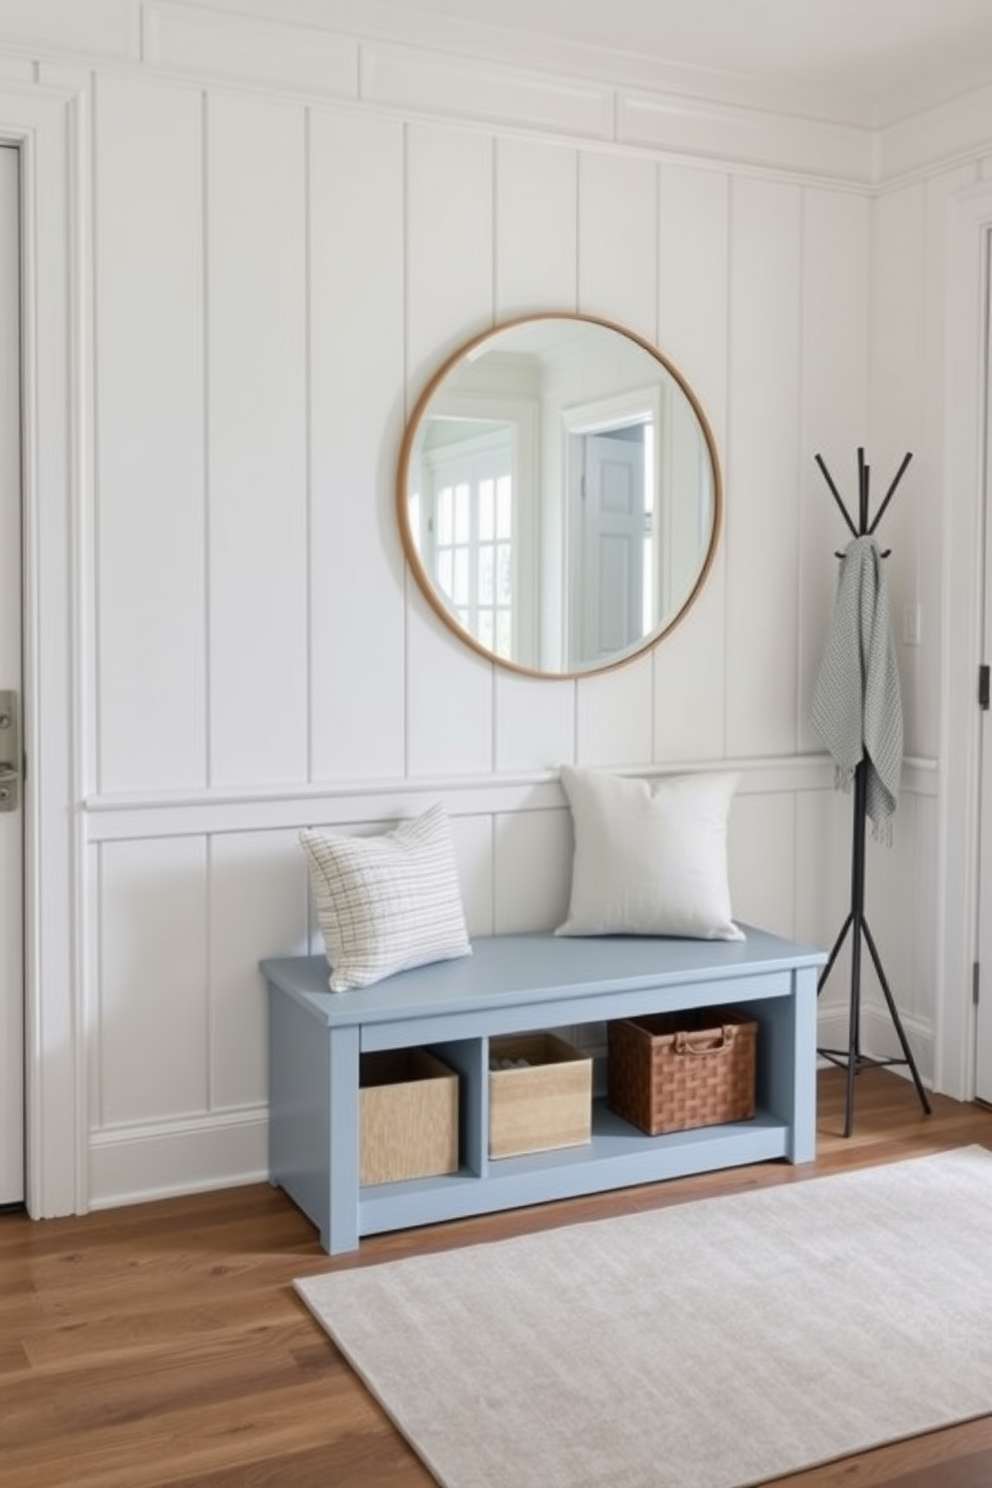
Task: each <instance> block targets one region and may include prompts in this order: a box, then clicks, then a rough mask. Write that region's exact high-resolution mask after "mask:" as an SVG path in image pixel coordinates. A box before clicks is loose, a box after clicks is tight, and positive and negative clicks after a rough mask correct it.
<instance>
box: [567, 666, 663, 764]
mask: <svg viewBox="0 0 992 1488" xmlns="http://www.w3.org/2000/svg"><path fill="white" fill-rule="evenodd" d="M576 692H577V697H576V730H575V733H576V750H575V755H576V759H577V760H578V763H579V764H580V765H634V764H642V763H644V762H645V761H648V760H650V759H652V758H653V755H654V732H653V730H654V717H653V713H654V710H653V704H652V698H653V688H652V657H651V652H650V651H648V652H646V653H645V654H644V655H643V656H638V657H637V658H636V659H635V660H634V661H630V662H627V663H625V665H624V666H621V667H614V669H613V670H612V671H609V672H603V673H601V674H599V675H597V676H594V677H587V678H583V679H582V680H581V681H580V682H578V683H577V685H576Z"/></svg>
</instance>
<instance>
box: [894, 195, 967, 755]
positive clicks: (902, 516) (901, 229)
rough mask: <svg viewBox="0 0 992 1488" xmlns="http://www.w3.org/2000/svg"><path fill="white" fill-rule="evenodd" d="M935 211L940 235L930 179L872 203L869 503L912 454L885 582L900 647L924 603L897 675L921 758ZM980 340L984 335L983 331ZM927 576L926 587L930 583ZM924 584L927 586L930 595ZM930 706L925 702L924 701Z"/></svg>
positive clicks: (928, 735)
mask: <svg viewBox="0 0 992 1488" xmlns="http://www.w3.org/2000/svg"><path fill="white" fill-rule="evenodd" d="M934 207H936V210H937V222H936V224H935V226H936V228H937V230H938V231H939V233H940V234H943V233H944V232H946V230H947V222H946V218H945V216H944V213H943V210H942V207H941V206H940V205H938V203H936V202H934V203H932V202H931V201H930V199H929V193H928V190H927V185H926V183H925V182H915V183H914V184H913V185H911V186H906V187H904V188H903V189H901V190H899V191H893V192H890V193H887V194H886V195H885V196H884V197H881V198H880V199H879V200H878V201H877V202H876V203H875V208H874V212H875V223H874V226H875V263H876V271H875V275H874V280H873V286H872V315H873V318H874V324H875V335H874V338H873V341H874V344H876V345H877V347H878V350H877V352H876V354H875V356H874V357H873V359H872V365H871V374H872V382H873V384H874V387H873V392H875V393H876V394H877V393H879V392H880V391H881V389H882V388H883V387H884V391H885V398H886V402H887V405H888V412H887V417H886V418H885V419H884V421H879V422H878V424H877V427H876V429H875V431H874V432H873V441H872V443H873V449H872V493H873V500H872V504H873V506H874V505H875V501H876V499H877V498H878V497H880V496H882V495H884V493H885V490H886V488H887V486H888V484H889V482H890V481H891V480H892V479H893V477H894V476H895V473H896V471H897V470H898V468H899V465H900V463H901V461H902V460H903V458H904V456H905V454H906V453H907V451H910V452H911V453H912V454H913V461H912V463H911V464H910V465H909V467H908V468H907V470H906V474H905V476H904V477H903V479H902V481H901V482H900V484H899V489H898V491H897V492H896V495H895V496H894V497H893V499H892V502H891V504H890V506H889V508H888V510H887V512H886V514H885V518H884V526H882V527H880V529H879V534H878V535H879V538H880V540H882V542H883V543H884V546H885V547H886V548H890V549H891V550H892V557H891V558H890V559H889V561H888V566H887V575H888V582H889V597H890V602H891V606H892V614H893V621H894V625H895V633H896V637H897V639H898V640H899V641H900V643H901V641H902V635H903V621H904V615H905V610H906V606H907V605H917V604H919V606H920V619H921V644H920V645H919V646H905V645H902V644H900V649H899V675H900V681H901V684H902V694H903V724H904V731H905V742H906V749H907V751H908V752H910V753H913V754H916V753H920V754H922V753H923V752H924V751H927V752H933V753H936V752H937V750H938V748H939V738H938V732H939V730H938V717H939V710H938V709H937V708H935V707H933V706H932V698H933V697H934V696H935V695H936V694H935V691H934V690H933V684H937V688H938V689H939V685H940V675H939V674H940V671H941V657H940V650H941V647H940V620H939V606H938V601H937V596H936V591H935V589H934V588H933V587H932V585H933V582H934V578H935V575H934V578H930V577H929V570H930V567H931V566H930V564H929V563H928V562H927V561H926V555H927V553H928V552H931V553H932V552H939V551H940V546H941V512H940V507H941V503H940V502H935V501H934V499H933V493H934V490H935V489H936V484H937V480H938V478H939V477H938V476H937V473H936V471H934V470H932V469H930V468H928V464H927V447H928V441H927V440H926V439H925V437H924V431H925V430H926V429H927V427H928V425H931V424H933V423H935V422H937V421H939V419H940V417H941V412H942V408H941V405H942V402H943V398H942V396H941V394H940V392H939V390H938V391H937V394H936V398H935V396H934V389H933V387H932V384H931V381H930V378H929V377H928V375H927V371H926V367H927V360H928V357H927V343H928V321H929V318H930V315H931V307H930V306H929V304H928V301H927V265H928V259H929V257H930V254H931V252H932V246H931V244H930V243H929V242H928V236H929V233H928V228H929V223H928V216H929V214H930V212H931V211H932V210H933V209H934ZM976 334H977V332H976ZM925 574H926V575H927V576H928V579H929V582H928V581H927V580H925V579H924V575H925ZM924 584H926V588H925V590H924ZM925 667H928V668H929V669H930V670H931V677H930V678H929V679H928V681H930V684H931V685H930V686H929V687H927V689H926V690H925V691H921V690H920V683H921V681H922V680H923V668H925ZM925 700H926V701H925Z"/></svg>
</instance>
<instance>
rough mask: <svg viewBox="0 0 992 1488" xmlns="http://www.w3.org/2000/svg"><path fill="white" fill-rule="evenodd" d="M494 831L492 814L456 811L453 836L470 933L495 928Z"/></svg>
mask: <svg viewBox="0 0 992 1488" xmlns="http://www.w3.org/2000/svg"><path fill="white" fill-rule="evenodd" d="M493 833H494V828H493V818H492V817H491V816H487V815H470V814H465V815H463V814H461V813H460V812H459V813H454V814H453V815H452V818H451V837H452V841H453V842H454V846H455V860H456V862H457V863H458V879H459V883H460V885H461V891H462V905H463V907H464V910H465V924H466V926H467V928H468V933H469V935H492V934H493V933H494V930H495V926H494V922H493V899H494V891H493V855H494V846H493Z"/></svg>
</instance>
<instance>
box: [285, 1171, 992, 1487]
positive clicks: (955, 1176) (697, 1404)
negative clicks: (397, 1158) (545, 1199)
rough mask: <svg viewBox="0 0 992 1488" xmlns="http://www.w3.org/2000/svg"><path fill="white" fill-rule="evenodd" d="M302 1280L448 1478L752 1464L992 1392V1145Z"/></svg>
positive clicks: (757, 1469) (819, 1449)
mask: <svg viewBox="0 0 992 1488" xmlns="http://www.w3.org/2000/svg"><path fill="white" fill-rule="evenodd" d="M296 1286H297V1290H298V1291H299V1293H300V1295H301V1296H302V1297H303V1299H304V1301H305V1302H306V1303H307V1305H308V1306H309V1307H310V1308H311V1310H312V1311H313V1313H314V1315H315V1316H316V1317H317V1319H318V1320H319V1321H320V1322H321V1323H322V1324H323V1326H324V1327H325V1328H326V1330H327V1332H328V1333H329V1334H330V1335H331V1337H332V1338H333V1339H334V1341H335V1342H336V1343H337V1344H338V1346H339V1347H340V1348H341V1350H342V1352H343V1353H344V1354H345V1356H346V1357H347V1358H348V1359H349V1361H350V1362H351V1364H352V1365H353V1366H354V1368H355V1369H356V1370H357V1372H358V1374H359V1375H360V1376H361V1377H362V1379H363V1380H364V1381H365V1382H366V1384H367V1385H368V1387H369V1389H370V1390H371V1391H372V1393H373V1394H374V1395H375V1396H376V1397H377V1399H378V1400H379V1401H380V1402H381V1404H382V1405H383V1406H384V1408H385V1410H386V1411H387V1412H388V1414H389V1415H390V1417H391V1418H392V1419H393V1421H394V1422H395V1423H396V1425H397V1426H398V1427H399V1429H400V1431H401V1432H402V1433H403V1434H404V1436H405V1437H406V1438H407V1439H408V1441H409V1442H410V1444H411V1445H412V1446H413V1448H414V1449H415V1450H416V1451H417V1453H418V1454H419V1455H420V1457H421V1458H422V1459H423V1461H424V1462H425V1463H426V1465H427V1467H428V1468H429V1469H430V1471H431V1472H432V1473H433V1474H434V1476H435V1477H436V1478H437V1480H438V1482H439V1483H441V1484H443V1485H444V1488H620V1485H622V1488H744V1485H747V1484H756V1483H765V1482H767V1481H768V1480H769V1479H771V1478H774V1477H778V1476H780V1475H781V1474H785V1473H790V1472H798V1471H801V1470H802V1469H804V1468H808V1467H812V1466H814V1465H816V1464H818V1463H822V1462H825V1461H829V1460H832V1459H834V1458H837V1457H843V1456H846V1455H848V1454H849V1453H851V1452H856V1451H862V1450H865V1449H867V1448H869V1447H872V1446H878V1445H880V1444H881V1443H883V1442H889V1441H894V1440H897V1439H899V1438H902V1437H906V1436H913V1435H916V1434H918V1433H919V1432H923V1431H929V1430H932V1429H935V1428H937V1427H940V1426H945V1425H949V1424H951V1423H952V1422H955V1421H962V1420H966V1419H968V1418H970V1417H974V1416H978V1415H984V1414H986V1413H990V1412H992V1153H989V1152H987V1151H985V1150H984V1149H983V1148H981V1147H964V1148H960V1149H959V1150H957V1151H955V1152H951V1153H947V1154H941V1155H938V1156H933V1157H923V1158H915V1159H912V1160H910V1161H908V1162H901V1163H896V1164H893V1165H891V1166H887V1167H881V1168H871V1169H866V1170H862V1171H858V1172H852V1173H845V1174H842V1175H838V1176H831V1177H823V1178H810V1179H808V1180H804V1181H802V1182H798V1183H790V1184H788V1185H784V1186H782V1187H776V1188H772V1189H764V1190H759V1191H756V1192H749V1193H744V1194H738V1195H733V1196H728V1197H725V1198H714V1199H702V1200H697V1201H694V1202H691V1203H686V1204H681V1205H678V1206H676V1207H672V1208H667V1209H662V1210H658V1211H657V1212H654V1213H647V1214H637V1215H633V1216H625V1217H623V1218H619V1219H608V1220H599V1221H594V1222H592V1223H587V1224H581V1225H574V1226H568V1227H565V1228H563V1229H558V1230H552V1231H550V1232H546V1233H542V1234H538V1235H528V1236H523V1237H520V1238H515V1239H510V1240H501V1241H496V1242H493V1243H491V1244H485V1245H475V1246H469V1247H466V1248H465V1249H461V1250H456V1251H449V1252H446V1253H443V1254H439V1255H428V1256H419V1257H413V1258H410V1259H406V1260H400V1261H391V1262H387V1263H384V1264H382V1265H375V1266H365V1267H358V1268H354V1269H350V1270H344V1271H337V1272H334V1273H332V1274H330V1275H326V1276H318V1277H312V1278H309V1279H306V1280H303V1281H298V1282H297V1283H296Z"/></svg>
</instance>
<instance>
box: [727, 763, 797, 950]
mask: <svg viewBox="0 0 992 1488" xmlns="http://www.w3.org/2000/svg"><path fill="white" fill-rule="evenodd" d="M756 854H760V857H761V861H762V864H763V868H762V871H761V873H754V872H751V871H749V869H748V864H750V863H754V862H755V861H756ZM728 858H729V863H730V882H731V884H732V886H733V888H732V894H731V900H732V903H733V911H734V916H735V918H736V919H738V920H743V921H744V922H745V923H746V924H749V925H760V926H761V927H762V929H765V930H771V931H773V932H774V933H775V934H778V935H785V936H792V935H794V934H795V924H796V866H797V865H796V803H795V798H794V797H793V796H791V795H788V794H785V793H781V792H779V793H775V794H772V795H750V794H741V795H738V796H737V797H736V799H735V801H734V804H733V809H732V812H731V824H730V829H729V832H728Z"/></svg>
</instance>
